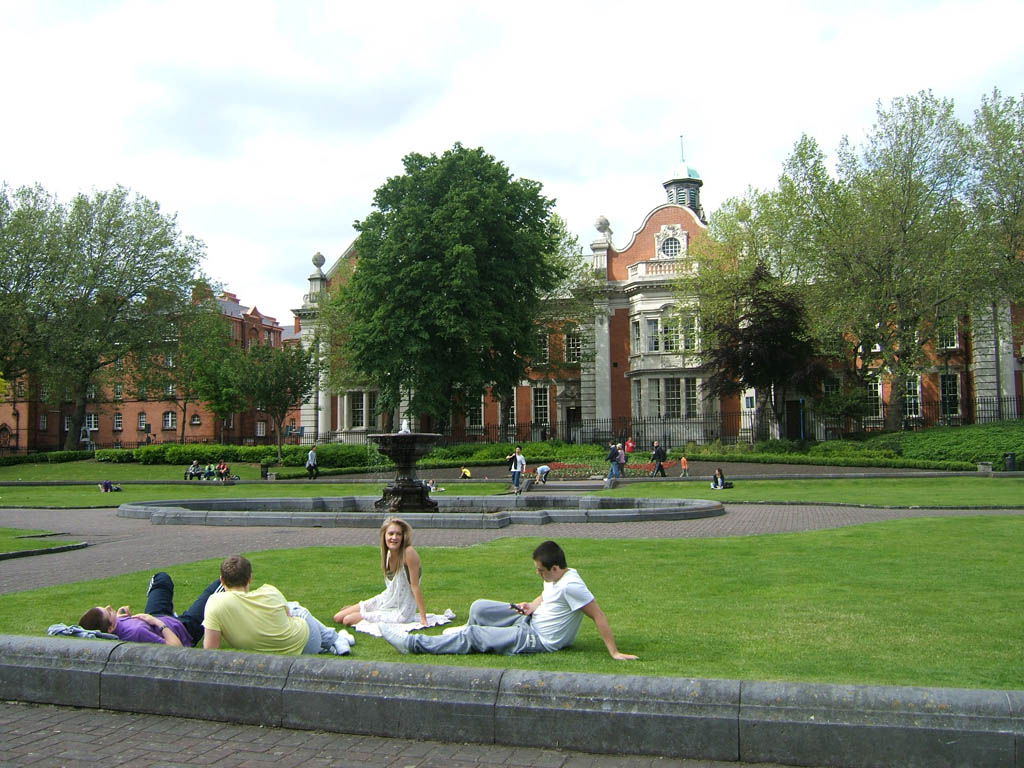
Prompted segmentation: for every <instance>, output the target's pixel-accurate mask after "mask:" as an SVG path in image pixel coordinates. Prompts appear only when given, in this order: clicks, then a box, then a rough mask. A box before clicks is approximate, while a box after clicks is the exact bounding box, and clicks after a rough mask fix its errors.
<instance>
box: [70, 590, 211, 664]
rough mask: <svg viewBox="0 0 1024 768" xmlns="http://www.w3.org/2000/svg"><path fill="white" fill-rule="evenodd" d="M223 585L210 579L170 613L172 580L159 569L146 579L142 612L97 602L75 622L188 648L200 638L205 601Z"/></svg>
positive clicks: (125, 636) (131, 638)
mask: <svg viewBox="0 0 1024 768" xmlns="http://www.w3.org/2000/svg"><path fill="white" fill-rule="evenodd" d="M223 589H224V587H222V586H221V583H220V579H217V580H215V581H213V582H212V583H211V584H210V585H209V586H208V587H207V588H206V589H204V590H203V593H202V594H201V595H199V597H198V598H196V601H195V602H194V603H192V605H191V606H190V607H189V609H188V610H187V611H185V612H184V613H183V614H181V616H177V615H176V614H175V613H174V581H173V580H172V579H171V577H170V574H167V573H164V572H163V571H160V572H159V573H156V574H153V578H152V579H150V580H149V591H148V593H147V595H146V610H145V612H143V613H134V614H133V613H132V612H131V609H130V607H129V606H127V605H124V606H121V607H120V608H118V609H117V610H116V611H115V610H114V609H113V608H112V607H110V606H109V605H107V606H100V605H98V606H96V607H95V608H90V609H89V610H88V611H86V612H85V614H83V616H82V618H81V619H79V620H78V624H79V626H81V627H82V628H83V629H92V630H99V631H101V632H109V633H110V634H112V635H117V636H118V638H120V639H121V640H125V641H127V642H131V643H163V644H165V645H176V646H185V647H189V648H190V647H192V646H194V645H197V644H198V643H200V642H201V641H202V639H203V614H204V613H205V611H206V601H207V600H209V599H210V595H212V594H213V593H214V592H220V591H221V590H223Z"/></svg>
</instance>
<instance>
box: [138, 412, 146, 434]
mask: <svg viewBox="0 0 1024 768" xmlns="http://www.w3.org/2000/svg"><path fill="white" fill-rule="evenodd" d="M138 423H139V431H140V432H145V431H146V427H147V426H149V419H148V418H146V412H145V411H139V422H138Z"/></svg>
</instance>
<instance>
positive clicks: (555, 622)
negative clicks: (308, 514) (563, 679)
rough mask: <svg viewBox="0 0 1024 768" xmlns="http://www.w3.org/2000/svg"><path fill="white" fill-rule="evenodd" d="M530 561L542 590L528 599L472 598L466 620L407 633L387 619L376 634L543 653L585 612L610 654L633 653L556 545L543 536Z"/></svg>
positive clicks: (410, 641) (431, 647) (426, 644)
mask: <svg viewBox="0 0 1024 768" xmlns="http://www.w3.org/2000/svg"><path fill="white" fill-rule="evenodd" d="M533 563H534V566H536V569H537V575H538V576H540V577H541V579H543V581H544V590H543V592H541V594H540V595H539V596H538V597H537V598H536V599H535V600H533V601H532V602H529V603H503V602H499V601H496V600H476V601H475V602H474V603H473V605H472V606H470V609H469V619H468V622H467V623H466V625H465V626H464V627H458V628H456V629H453V630H448V631H447V632H446V634H443V635H410V634H407V633H405V632H402V631H401V630H400V629H399V628H398V627H397V625H392V624H382V625H381V626H380V630H381V634H382V635H383V637H384V639H385V640H387V641H388V642H389V643H391V645H393V646H395V648H397V649H398V650H399V651H401V652H402V653H504V654H513V653H544V652H548V651H558V650H561V649H562V648H565V647H566V646H569V645H572V643H573V641H574V640H575V639H576V634H577V633H578V632H579V629H580V624H582V623H583V617H584V616H589V617H590V618H591V619H592V620H593V621H594V624H595V626H596V627H597V632H598V634H599V635H601V639H602V640H603V641H604V644H605V647H606V648H607V649H608V653H609V654H610V655H611V657H612V658H613V659H620V660H625V659H635V658H636V656H632V655H630V654H628V653H622V652H621V651H619V649H618V646H616V645H615V636H614V635H613V634H612V628H611V626H610V625H609V624H608V618H607V617H606V616H605V615H604V611H602V610H601V606H599V605H598V604H597V600H595V599H594V595H593V594H592V593H591V592H590V590H589V589H587V585H586V584H584V583H583V579H581V578H580V575H579V574H578V573H577V572H576V569H575V568H568V567H567V566H566V563H565V553H564V552H563V551H562V548H561V547H560V546H558V545H557V544H556V543H555V542H553V541H545V542H544V543H543V544H541V545H540V546H539V547H537V549H535V550H534V551H533Z"/></svg>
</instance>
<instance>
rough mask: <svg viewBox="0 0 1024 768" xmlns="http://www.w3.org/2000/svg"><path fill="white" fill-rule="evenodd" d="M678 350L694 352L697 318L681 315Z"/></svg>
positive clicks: (696, 347)
mask: <svg viewBox="0 0 1024 768" xmlns="http://www.w3.org/2000/svg"><path fill="white" fill-rule="evenodd" d="M679 349H680V351H683V352H696V351H697V349H698V343H697V316H696V315H682V316H681V317H680V318H679Z"/></svg>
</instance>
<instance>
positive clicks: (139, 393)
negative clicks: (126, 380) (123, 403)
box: [135, 384, 147, 400]
mask: <svg viewBox="0 0 1024 768" xmlns="http://www.w3.org/2000/svg"><path fill="white" fill-rule="evenodd" d="M146 394H147V393H146V388H145V387H144V386H142V385H141V384H140V385H139V388H138V390H137V391H136V392H135V396H136V397H137V398H138V399H139V400H145V399H146Z"/></svg>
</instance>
